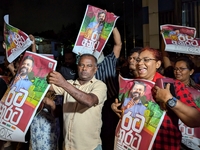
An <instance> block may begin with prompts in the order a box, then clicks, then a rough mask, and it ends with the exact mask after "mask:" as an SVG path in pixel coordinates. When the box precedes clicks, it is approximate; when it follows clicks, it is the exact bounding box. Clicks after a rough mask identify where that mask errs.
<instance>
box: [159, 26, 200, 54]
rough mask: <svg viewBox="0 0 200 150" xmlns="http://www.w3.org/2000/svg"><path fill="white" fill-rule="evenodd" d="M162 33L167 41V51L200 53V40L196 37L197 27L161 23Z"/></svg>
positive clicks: (165, 41)
mask: <svg viewBox="0 0 200 150" xmlns="http://www.w3.org/2000/svg"><path fill="white" fill-rule="evenodd" d="M160 30H161V34H162V37H163V40H164V43H165V51H169V52H177V53H185V54H193V55H199V54H200V40H199V39H198V38H196V29H195V28H191V27H185V26H177V25H170V24H167V25H161V26H160Z"/></svg>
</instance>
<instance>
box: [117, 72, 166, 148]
mask: <svg viewBox="0 0 200 150" xmlns="http://www.w3.org/2000/svg"><path fill="white" fill-rule="evenodd" d="M119 84H120V91H119V101H121V102H122V106H121V109H122V111H123V115H122V118H121V119H120V121H119V123H118V125H117V128H116V131H115V148H114V149H115V150H151V148H152V146H153V142H154V140H155V138H156V135H157V132H158V130H159V128H160V125H161V124H162V121H163V118H164V115H165V111H162V110H161V109H160V106H159V105H158V104H157V103H156V102H155V101H154V100H153V97H152V94H151V88H152V87H153V86H154V82H151V81H147V80H143V79H125V78H123V77H121V76H119Z"/></svg>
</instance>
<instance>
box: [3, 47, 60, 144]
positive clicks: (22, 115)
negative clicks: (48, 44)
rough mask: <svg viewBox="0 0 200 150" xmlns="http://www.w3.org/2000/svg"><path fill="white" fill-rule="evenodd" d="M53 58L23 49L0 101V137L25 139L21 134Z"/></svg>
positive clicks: (45, 88) (53, 65) (43, 88)
mask: <svg viewBox="0 0 200 150" xmlns="http://www.w3.org/2000/svg"><path fill="white" fill-rule="evenodd" d="M56 65H57V61H55V60H53V59H50V58H48V57H45V56H42V55H40V54H36V53H32V52H28V51H26V52H25V54H24V56H23V59H22V61H21V63H20V67H19V69H18V72H17V74H16V76H15V78H14V79H13V80H12V81H11V84H10V85H9V87H8V89H7V91H6V93H5V94H4V96H3V98H2V99H1V101H0V140H5V141H18V142H25V134H26V132H27V130H28V128H29V126H30V124H31V122H32V119H33V117H34V115H35V114H36V111H37V108H38V107H39V105H40V103H41V101H42V99H43V98H44V96H45V94H46V93H47V91H48V89H49V87H50V85H49V84H48V83H47V81H46V77H47V75H48V73H49V72H51V71H52V70H55V69H56Z"/></svg>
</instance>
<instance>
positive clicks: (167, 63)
mask: <svg viewBox="0 0 200 150" xmlns="http://www.w3.org/2000/svg"><path fill="white" fill-rule="evenodd" d="M161 53H162V56H163V64H164V68H167V67H169V66H172V64H171V61H170V59H169V55H168V53H167V52H166V51H165V43H164V41H163V39H162V41H161Z"/></svg>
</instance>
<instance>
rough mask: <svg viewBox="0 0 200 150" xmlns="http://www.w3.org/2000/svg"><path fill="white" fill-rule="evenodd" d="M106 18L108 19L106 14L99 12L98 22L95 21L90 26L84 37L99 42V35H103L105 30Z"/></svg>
mask: <svg viewBox="0 0 200 150" xmlns="http://www.w3.org/2000/svg"><path fill="white" fill-rule="evenodd" d="M105 18H106V12H105V11H102V10H101V11H99V12H98V15H97V21H93V22H90V23H89V24H88V26H87V28H86V32H85V36H84V37H85V38H87V39H91V38H92V39H96V40H98V38H97V37H99V34H101V32H102V30H103V27H104V23H105ZM94 33H95V34H94ZM97 34H98V35H97Z"/></svg>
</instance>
